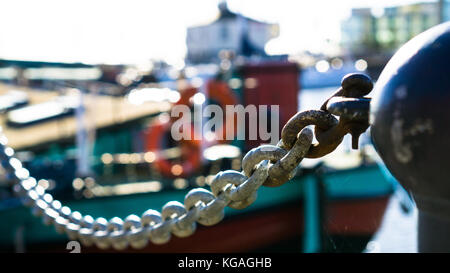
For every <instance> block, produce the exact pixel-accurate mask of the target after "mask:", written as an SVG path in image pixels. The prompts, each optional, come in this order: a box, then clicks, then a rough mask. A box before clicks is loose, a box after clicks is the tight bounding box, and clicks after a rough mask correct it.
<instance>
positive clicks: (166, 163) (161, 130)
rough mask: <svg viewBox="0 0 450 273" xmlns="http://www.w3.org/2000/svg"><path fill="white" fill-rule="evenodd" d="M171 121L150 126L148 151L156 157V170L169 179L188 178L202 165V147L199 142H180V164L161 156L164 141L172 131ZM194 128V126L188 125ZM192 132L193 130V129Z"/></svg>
mask: <svg viewBox="0 0 450 273" xmlns="http://www.w3.org/2000/svg"><path fill="white" fill-rule="evenodd" d="M171 125H172V122H170V120H169V119H168V120H161V119H157V121H156V122H155V123H153V124H152V125H151V126H149V128H148V130H147V132H146V134H147V137H146V140H147V141H146V150H147V151H151V152H154V153H155V155H156V158H155V161H154V164H155V167H156V169H157V170H158V171H159V172H161V173H162V174H163V175H164V176H167V177H187V176H189V175H190V174H192V173H193V172H194V171H196V170H197V169H198V168H199V167H200V165H201V159H202V157H201V147H200V146H199V143H198V142H193V141H180V145H179V147H180V149H181V156H180V162H176V161H170V160H168V159H167V158H165V157H163V156H162V155H161V151H162V150H163V147H162V146H163V140H164V138H165V135H166V132H167V131H169V130H170V127H171ZM186 126H192V124H186ZM191 132H193V128H192V127H191Z"/></svg>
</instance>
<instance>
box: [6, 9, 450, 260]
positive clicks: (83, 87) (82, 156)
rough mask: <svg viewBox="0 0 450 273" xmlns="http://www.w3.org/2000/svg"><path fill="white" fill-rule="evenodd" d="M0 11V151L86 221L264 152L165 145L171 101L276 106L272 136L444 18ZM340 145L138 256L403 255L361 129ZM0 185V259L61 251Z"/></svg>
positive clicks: (398, 13)
mask: <svg viewBox="0 0 450 273" xmlns="http://www.w3.org/2000/svg"><path fill="white" fill-rule="evenodd" d="M0 12H1V16H0V112H1V114H0V115H1V116H0V124H1V126H2V128H3V131H4V133H5V135H6V137H8V139H9V145H10V146H11V147H12V148H14V150H15V151H16V153H15V156H16V157H17V158H18V159H20V160H21V161H22V163H23V165H24V166H25V167H26V168H27V169H28V170H29V171H30V174H31V175H32V176H33V177H35V178H36V184H37V185H39V186H41V187H43V188H44V189H46V190H47V192H49V193H51V194H52V195H53V197H54V198H55V199H58V200H60V201H61V202H62V204H61V203H59V204H58V203H57V202H56V200H53V199H51V200H50V199H49V200H47V201H48V204H49V206H53V208H54V209H55V210H60V209H62V208H63V207H64V206H65V205H68V206H70V207H71V209H72V210H71V211H68V214H70V213H73V212H74V211H79V212H81V213H82V215H85V214H87V215H91V216H92V217H91V216H89V217H87V216H84V218H83V219H85V220H86V219H87V220H86V222H92V221H94V220H95V219H96V218H97V217H100V216H102V217H105V218H107V219H109V218H111V217H113V216H119V217H123V218H124V217H126V216H127V215H128V214H130V213H136V214H138V215H140V214H142V213H143V212H144V211H145V210H146V209H149V208H152V209H158V210H160V208H161V207H162V206H163V205H164V202H166V201H170V200H179V201H182V200H183V196H184V194H185V193H186V192H187V191H189V190H190V189H192V188H193V187H206V188H209V187H208V185H209V183H210V182H211V180H212V179H213V177H214V174H215V173H217V172H218V171H220V170H225V169H234V170H240V165H241V159H242V156H243V155H245V152H246V151H248V150H250V149H251V148H253V147H256V146H257V145H259V144H261V143H263V142H264V141H263V140H261V139H258V140H256V141H253V140H252V141H249V140H247V141H245V140H244V141H243V140H237V139H236V140H233V141H219V140H218V139H217V137H215V136H217V134H218V132H219V130H218V128H214V129H213V130H211V131H210V132H207V134H206V135H208V133H209V135H210V136H211V137H210V138H207V139H206V140H205V141H200V142H201V143H192V142H189V143H177V142H175V141H174V140H173V139H171V138H170V135H169V132H170V129H168V128H169V127H170V125H171V124H172V123H173V122H174V121H175V120H174V119H173V118H171V117H170V116H169V115H168V113H169V111H170V109H171V107H172V106H174V105H179V104H186V105H189V106H190V107H193V105H196V104H202V105H203V104H213V103H214V104H219V105H221V106H222V107H224V106H225V105H236V104H243V105H280V109H281V110H280V113H279V117H278V119H279V121H280V124H281V125H280V127H282V126H283V125H284V124H285V123H286V121H287V120H288V119H289V118H290V116H292V115H293V114H295V113H296V112H297V111H299V110H305V109H317V108H319V107H320V105H321V103H322V102H323V101H324V100H325V99H326V98H327V97H328V96H330V95H331V94H332V93H333V92H334V91H335V90H336V89H337V88H339V86H340V83H341V79H342V77H343V76H344V75H346V74H348V73H364V74H366V75H369V76H370V77H371V78H372V79H373V80H374V82H376V80H377V78H378V76H379V74H380V73H381V71H382V70H383V68H384V66H385V65H386V63H387V62H388V61H389V59H390V58H391V56H392V55H393V54H394V53H395V52H396V50H397V49H398V48H399V47H401V46H402V45H403V44H404V43H406V42H407V41H408V40H410V39H411V38H413V37H414V36H416V35H418V34H419V33H421V32H423V31H425V30H427V29H429V28H430V27H433V26H435V25H437V24H439V23H442V22H445V21H448V20H449V19H450V1H444V0H440V1H436V0H434V1H415V0H390V1H384V0H379V1H361V0H358V1H356V0H342V1H331V0H316V1H312V2H311V1H288V0H277V1H273V0H240V1H238V0H228V1H224V0H215V1H211V0H190V1H181V0H165V1H159V0H158V1H156V0H155V1H135V0H128V1H64V2H62V1H50V0H40V1H24V0H17V1H12V0H11V1H9V0H6V1H2V2H1V3H0ZM280 94H282V95H280ZM273 114H274V113H273V112H271V110H270V109H269V110H268V115H273ZM224 122H225V123H226V122H227V120H224ZM280 130H281V128H280ZM350 147H351V145H350V139H348V138H347V137H346V138H345V139H344V143H343V145H341V147H340V148H339V149H338V150H337V151H335V152H333V153H332V154H330V155H329V156H327V157H325V158H324V159H320V160H311V159H305V160H304V162H303V163H302V168H300V169H299V171H298V172H297V176H296V177H295V178H294V181H292V182H294V183H289V185H287V186H286V187H284V186H283V187H280V188H276V189H272V188H262V189H261V191H260V192H259V197H258V199H257V201H256V202H255V204H254V205H252V206H251V207H249V208H247V209H245V210H238V211H236V210H226V214H225V215H226V216H225V220H224V222H223V223H221V224H218V225H217V226H215V227H211V228H204V227H199V230H198V232H197V233H196V234H195V235H193V236H191V237H189V238H184V239H181V238H173V239H172V241H171V242H170V243H169V244H167V245H164V246H156V245H151V244H150V245H149V246H148V247H147V248H145V249H144V250H142V251H147V252H184V251H185V252H207V251H212V252H236V251H237V252H239V251H241V252H242V251H279V252H416V251H417V249H416V248H417V246H416V229H417V227H416V224H415V222H416V217H417V210H416V208H415V205H414V203H413V201H412V200H411V199H410V198H409V195H408V193H406V192H405V191H404V190H403V189H402V188H401V187H400V186H398V184H397V182H396V181H395V179H393V178H392V176H391V175H390V174H389V173H388V171H387V170H386V168H385V167H384V166H383V164H382V162H380V160H379V158H378V157H377V155H376V152H375V151H374V149H373V147H372V145H371V141H370V137H369V135H368V134H365V135H364V137H363V138H362V140H361V141H360V147H361V148H360V150H359V151H355V150H351V149H350ZM0 176H1V179H0V219H1V220H0V221H1V222H2V224H1V225H0V230H1V232H0V234H1V235H0V250H2V251H8V252H10V251H16V252H27V251H38V252H45V251H66V250H65V244H66V243H67V237H66V236H65V235H64V234H59V233H57V232H56V231H55V230H54V229H53V228H52V227H49V226H45V225H44V224H43V223H42V221H41V220H40V219H38V218H34V217H32V215H31V212H30V210H29V209H28V208H25V207H24V206H23V205H22V203H21V200H22V199H21V198H18V197H16V196H15V195H14V194H13V190H12V187H11V183H12V182H11V181H12V180H13V179H12V178H11V177H10V175H8V172H7V170H6V169H5V168H0ZM48 198H50V197H48ZM58 202H59V201H58ZM66 212H67V210H66ZM86 217H87V218H86ZM262 226H264V227H265V228H261V227H262ZM255 229H256V230H259V231H258V232H252V233H249V231H251V230H253V231H254V230H255ZM244 231H247V232H244ZM219 237H220V238H219ZM210 238H216V239H210ZM230 239H231V240H230ZM82 251H91V252H97V251H100V249H98V248H96V247H95V246H92V247H88V248H85V249H83V250H82ZM128 251H133V250H132V249H128Z"/></svg>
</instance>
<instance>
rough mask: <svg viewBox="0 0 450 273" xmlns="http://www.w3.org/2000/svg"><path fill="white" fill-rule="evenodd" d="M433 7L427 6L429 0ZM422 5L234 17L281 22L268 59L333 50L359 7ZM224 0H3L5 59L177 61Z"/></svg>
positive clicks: (301, 2) (283, 1)
mask: <svg viewBox="0 0 450 273" xmlns="http://www.w3.org/2000/svg"><path fill="white" fill-rule="evenodd" d="M425 1H427V0H425ZM411 2H417V0H339V1H338V0H314V1H311V0H229V1H228V6H229V8H230V9H231V10H233V11H235V12H239V13H242V14H244V15H246V16H250V17H253V18H255V19H259V20H264V21H269V22H278V23H279V24H280V37H279V38H278V39H276V40H273V41H271V42H270V43H269V44H268V45H267V50H268V51H269V53H272V54H275V53H296V52H299V51H301V50H305V49H310V50H311V49H312V50H316V51H321V50H327V47H329V45H327V43H325V42H324V41H325V40H326V39H327V38H329V39H331V40H332V41H338V40H339V37H340V31H339V24H340V21H341V20H342V19H344V18H345V17H346V16H348V15H349V14H350V10H351V8H353V7H367V6H370V7H383V6H387V5H396V4H405V3H411ZM217 3H218V0H146V1H139V0H120V1H114V0H65V1H60V0H59V1H58V0H39V1H36V0H29V1H26V0H2V1H1V2H0V58H8V59H25V60H46V61H67V62H77V61H81V62H88V63H99V62H107V63H121V62H125V63H137V62H142V61H145V60H146V59H150V58H156V59H165V60H167V61H168V62H170V63H176V62H179V60H182V59H183V58H184V54H185V52H186V46H185V38H186V27H188V26H192V25H199V24H203V23H207V22H210V21H212V20H214V18H215V17H216V16H217V14H218V9H217Z"/></svg>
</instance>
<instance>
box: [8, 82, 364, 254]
mask: <svg viewBox="0 0 450 273" xmlns="http://www.w3.org/2000/svg"><path fill="white" fill-rule="evenodd" d="M368 81H370V79H368V78H367V77H365V76H361V75H360V74H351V75H349V76H346V77H345V78H344V80H343V81H342V88H340V89H339V90H338V91H337V92H336V93H335V94H334V95H333V96H332V98H329V99H328V100H327V101H326V102H325V103H324V105H323V106H322V108H321V110H318V111H316V110H311V111H304V112H299V113H297V114H296V115H295V116H293V117H292V118H291V119H290V120H289V121H288V123H287V124H286V125H285V126H284V127H283V130H282V134H281V140H280V142H279V143H278V144H277V145H276V146H273V145H262V146H259V147H257V148H254V149H252V150H250V151H249V152H248V153H247V154H246V155H245V156H244V158H243V160H242V169H243V171H242V172H237V171H233V170H227V171H222V172H219V173H218V174H217V175H216V176H215V177H214V179H213V180H212V182H211V185H210V187H211V191H208V190H206V189H203V188H196V189H193V190H191V191H189V192H188V193H187V194H186V196H185V199H184V203H180V202H178V201H170V202H168V203H166V204H165V205H164V206H163V208H162V210H161V213H160V212H158V211H156V210H152V209H149V210H147V211H145V212H144V213H143V214H142V215H141V217H139V216H137V215H134V214H132V215H129V216H128V217H126V218H125V220H122V219H120V218H118V217H114V218H112V219H111V220H109V221H107V220H106V219H105V218H102V217H100V218H97V219H93V218H92V217H91V216H90V215H85V216H82V215H81V213H79V212H77V211H73V212H72V211H71V210H70V208H68V207H66V206H63V205H62V204H61V202H59V201H58V200H53V197H52V196H51V195H50V194H48V193H45V190H44V189H43V188H42V187H41V186H39V185H38V183H37V182H36V179H35V178H33V177H30V175H29V172H28V170H26V169H25V168H23V166H22V163H21V162H20V161H19V160H18V159H17V158H15V157H14V150H13V149H12V148H10V147H8V146H7V138H6V136H5V135H0V160H1V164H2V166H3V168H4V169H5V170H6V171H7V173H8V175H9V179H10V180H11V181H12V182H13V184H14V186H13V190H14V192H15V193H16V194H17V195H18V196H19V197H20V198H21V199H22V201H23V203H24V205H26V206H29V207H31V208H32V213H33V214H34V215H36V216H42V217H43V222H44V223H45V224H46V225H54V227H55V229H56V231H57V232H59V233H66V234H67V236H68V237H69V238H70V239H71V240H79V241H80V242H81V243H82V244H83V245H85V246H93V245H95V246H97V247H98V248H100V249H108V248H111V247H112V248H114V249H116V250H124V249H126V248H127V247H129V246H130V247H132V248H136V249H141V248H143V247H145V246H146V245H147V244H148V242H149V241H150V242H152V243H153V244H165V243H167V242H169V240H170V238H171V236H172V234H173V235H175V236H177V237H180V238H183V237H187V236H190V235H192V234H193V233H194V232H195V230H196V228H197V223H198V224H201V225H204V226H212V225H215V224H217V223H219V222H220V221H221V220H222V219H223V218H224V208H225V207H227V206H228V207H231V208H234V209H244V208H246V207H248V206H249V205H251V204H252V203H253V202H254V201H255V200H256V198H257V190H258V189H259V187H261V186H262V185H264V186H269V187H275V186H280V185H282V184H284V183H286V182H287V181H289V180H290V179H291V178H292V177H293V176H294V175H295V173H296V170H297V168H298V166H299V163H300V162H301V161H302V160H303V158H305V157H313V158H314V157H320V156H323V155H325V154H328V153H330V152H332V151H333V150H334V149H335V148H336V147H337V146H338V145H339V144H340V143H341V141H342V138H343V136H344V135H345V134H347V133H351V134H353V133H355V132H359V131H361V130H363V131H365V129H364V128H363V127H364V126H361V124H363V125H364V122H366V119H367V115H366V112H368V110H367V109H368V107H367V103H368V101H370V100H369V99H367V98H361V97H362V96H364V95H366V94H367V93H368V92H367V89H368V88H369V87H370V89H371V81H370V84H369V83H368ZM369 92H370V90H369ZM337 97H343V99H342V100H340V101H339V100H337V99H336V98H337ZM348 98H351V99H348ZM327 105H329V106H330V108H331V109H332V112H331V113H330V112H329V111H328V109H327ZM333 114H334V115H342V117H341V118H340V119H339V120H338V119H336V117H334V116H333ZM309 125H315V136H316V139H317V140H318V143H312V140H313V132H312V130H311V129H309V128H308V127H307V126H309ZM358 126H359V127H358ZM355 128H356V129H355ZM366 128H367V127H366ZM363 131H362V132H363ZM358 136H359V135H358Z"/></svg>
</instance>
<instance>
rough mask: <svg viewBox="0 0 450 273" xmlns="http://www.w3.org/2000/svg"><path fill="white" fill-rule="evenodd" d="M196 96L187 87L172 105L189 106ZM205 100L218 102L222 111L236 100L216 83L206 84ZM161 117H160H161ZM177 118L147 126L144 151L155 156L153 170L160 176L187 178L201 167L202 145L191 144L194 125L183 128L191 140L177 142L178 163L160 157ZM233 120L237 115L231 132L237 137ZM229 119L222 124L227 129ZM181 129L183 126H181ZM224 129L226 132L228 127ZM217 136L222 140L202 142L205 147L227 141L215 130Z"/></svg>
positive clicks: (223, 84) (224, 85)
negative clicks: (168, 132) (186, 130)
mask: <svg viewBox="0 0 450 273" xmlns="http://www.w3.org/2000/svg"><path fill="white" fill-rule="evenodd" d="M197 92H198V90H197V89H196V88H194V87H188V88H185V89H183V90H180V93H181V94H180V95H181V96H180V99H179V100H178V101H177V102H176V103H175V105H191V98H192V97H193V96H194V95H195V94H196V93H197ZM207 97H208V98H210V99H213V100H215V101H217V102H218V103H219V104H220V106H221V107H222V109H225V107H226V106H227V105H235V104H236V103H237V98H236V96H235V95H234V94H233V93H232V91H231V89H230V88H228V86H227V84H226V83H225V82H219V81H215V80H212V81H209V82H208V83H207ZM160 117H162V116H160ZM177 119H178V118H171V119H170V118H167V119H162V118H159V119H157V121H156V122H154V123H153V124H152V125H151V126H149V128H148V130H147V132H146V134H147V137H146V150H147V151H151V152H154V153H155V154H156V159H155V162H154V164H155V167H156V169H157V170H158V171H160V172H161V173H162V174H163V175H165V176H168V177H188V176H189V175H191V174H192V173H193V172H194V171H196V170H197V169H199V167H200V166H201V163H202V155H201V152H202V142H201V141H198V140H194V137H193V134H194V125H193V124H192V123H189V124H186V125H185V126H191V134H192V137H191V140H182V141H179V147H180V149H181V156H180V161H181V162H179V163H178V162H176V161H170V160H168V159H166V158H164V157H163V156H161V151H162V150H163V147H162V146H163V140H164V137H165V134H166V132H167V131H169V130H170V128H171V125H172V124H173V122H175V121H176V120H177ZM236 120H237V115H235V117H234V125H235V126H234V132H233V135H235V133H236ZM230 121H231V119H229V118H227V117H225V120H224V124H225V126H226V124H227V122H230ZM183 126H184V125H183ZM225 128H228V127H227V126H226V127H225ZM215 132H216V135H217V134H219V132H222V133H223V135H222V136H221V137H219V136H218V137H216V140H213V141H211V140H203V142H205V143H207V144H206V146H210V145H212V144H216V143H224V142H227V140H226V130H221V128H216V130H215Z"/></svg>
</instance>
